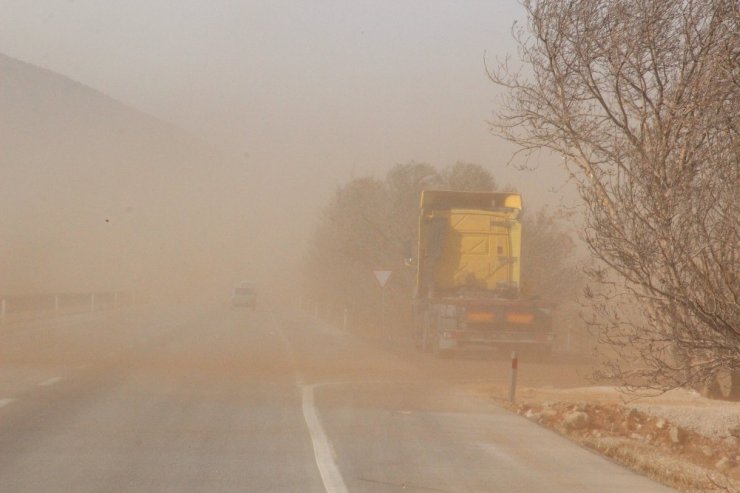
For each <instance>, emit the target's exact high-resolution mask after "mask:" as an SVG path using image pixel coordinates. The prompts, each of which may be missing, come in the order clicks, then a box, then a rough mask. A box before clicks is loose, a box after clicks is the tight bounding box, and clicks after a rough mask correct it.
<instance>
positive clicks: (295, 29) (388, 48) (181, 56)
mask: <svg viewBox="0 0 740 493" xmlns="http://www.w3.org/2000/svg"><path fill="white" fill-rule="evenodd" d="M4 3H5V4H6V5H7V6H8V7H9V9H8V10H9V11H12V12H13V14H12V15H10V16H4V18H3V20H2V21H0V23H1V24H0V53H4V55H3V56H2V58H0V62H1V63H0V70H1V71H2V73H1V76H2V79H1V80H2V82H1V83H2V86H1V87H2V91H0V114H1V115H2V118H1V119H0V145H1V146H2V149H3V154H2V163H1V166H2V169H3V173H4V178H3V181H2V195H1V196H0V208H1V210H2V211H3V212H2V216H1V217H0V219H1V220H2V230H3V237H2V243H0V249H1V250H2V257H1V259H2V260H0V262H1V264H0V291H2V292H4V293H35V292H55V291H93V290H136V291H141V292H142V293H146V294H147V295H153V294H155V293H156V294H157V295H158V296H160V295H165V294H167V295H177V296H178V297H182V296H189V295H197V296H209V297H216V298H217V297H218V296H219V295H223V293H226V292H228V290H229V289H230V286H231V285H233V284H234V283H236V282H238V281H239V280H241V279H254V280H258V281H259V282H260V283H268V284H276V283H284V282H285V281H287V282H290V281H291V279H292V278H294V277H295V275H296V272H297V271H298V270H299V269H300V265H299V264H300V261H301V259H302V256H303V255H304V253H305V248H306V244H307V239H308V236H309V234H310V232H311V231H312V229H313V227H314V226H315V222H316V219H317V217H318V215H319V213H320V210H321V208H322V207H323V206H324V205H325V203H326V201H327V200H328V199H329V197H330V196H331V193H332V192H333V190H334V189H335V188H336V187H338V186H341V185H342V184H343V183H346V182H347V181H348V180H350V179H352V178H356V177H360V176H366V175H369V176H377V177H382V176H383V175H384V174H385V173H386V172H387V171H388V169H390V168H391V167H392V166H393V165H395V164H397V163H402V162H409V161H412V160H413V161H420V162H429V163H431V164H433V165H438V166H445V165H449V164H452V163H454V162H456V161H466V162H475V163H479V164H481V165H483V166H484V167H486V168H487V169H489V170H490V171H491V172H492V173H493V174H494V176H495V177H496V179H497V180H498V182H499V183H500V184H502V185H504V184H506V185H510V186H515V187H517V188H518V189H519V190H521V191H523V192H524V193H525V197H526V199H525V200H527V203H529V204H532V205H540V204H544V203H558V202H559V201H560V200H561V199H560V196H559V195H558V194H556V193H552V192H550V190H551V189H552V188H558V187H560V186H561V185H562V182H563V177H562V176H560V175H559V174H558V173H557V172H555V173H553V172H551V171H549V170H548V171H545V172H541V173H540V175H537V178H532V176H531V174H529V173H526V172H518V171H517V170H516V169H514V168H511V167H507V166H506V165H505V164H506V162H507V161H508V159H509V158H510V154H511V152H510V149H509V148H507V147H506V146H505V145H504V144H502V143H501V141H498V140H496V139H495V138H493V137H492V136H491V135H490V134H489V133H488V129H487V125H486V119H487V118H488V117H489V115H490V111H491V102H492V100H493V98H494V96H495V89H494V88H493V87H492V86H491V85H490V84H489V82H488V80H487V79H486V76H485V71H484V67H483V56H484V52H486V50H488V53H489V55H488V56H499V55H502V54H503V53H504V51H503V50H502V46H503V47H505V46H506V43H508V41H507V39H508V36H509V27H510V25H511V23H512V22H513V21H514V20H516V17H517V15H521V13H520V12H519V11H518V10H517V6H516V3H515V2H511V3H510V4H509V3H501V4H499V5H496V6H484V5H483V4H474V5H473V6H472V8H471V9H459V8H453V7H452V6H450V5H445V4H442V3H440V4H434V5H433V6H432V8H431V9H427V8H426V5H427V4H426V3H424V4H422V2H409V3H407V4H403V5H397V6H394V7H388V8H387V9H385V10H380V11H378V10H376V9H374V8H373V7H372V5H371V4H370V3H365V4H363V3H358V4H356V5H355V6H354V7H349V6H346V5H344V4H342V3H340V2H339V3H337V2H324V3H322V4H320V5H317V6H315V8H310V9H309V8H307V7H306V6H303V5H300V4H297V3H291V2H288V3H284V4H273V3H270V4H269V5H268V4H249V5H242V6H234V5H229V4H226V3H209V4H208V5H206V4H198V3H197V2H185V3H178V6H177V8H174V5H171V6H167V5H166V4H158V5H150V4H149V3H147V2H126V3H125V4H118V5H105V6H103V5H102V4H100V5H94V4H88V3H85V2H59V3H58V2H34V3H33V5H29V4H27V3H25V2H12V1H11V2H4ZM144 19H146V20H144ZM528 192H529V193H528Z"/></svg>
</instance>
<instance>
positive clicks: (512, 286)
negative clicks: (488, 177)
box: [414, 190, 553, 356]
mask: <svg viewBox="0 0 740 493" xmlns="http://www.w3.org/2000/svg"><path fill="white" fill-rule="evenodd" d="M521 214H522V197H521V195H519V194H516V193H500V192H451V191H441V190H426V191H424V192H422V196H421V207H420V214H419V240H418V251H417V257H416V265H417V281H416V290H415V293H414V326H415V336H416V345H417V348H419V349H422V350H425V351H431V352H433V353H434V354H435V355H437V356H442V355H444V354H447V353H449V352H451V351H459V350H470V349H493V348H505V349H511V348H517V347H522V346H527V347H528V348H533V349H536V350H538V351H540V352H542V353H549V352H550V351H551V348H552V341H553V336H552V323H551V316H550V310H549V308H548V307H547V306H546V305H544V304H542V303H541V302H539V301H537V300H532V299H524V298H523V297H522V296H521V240H522V223H521Z"/></svg>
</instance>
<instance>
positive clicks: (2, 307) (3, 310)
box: [0, 298, 7, 324]
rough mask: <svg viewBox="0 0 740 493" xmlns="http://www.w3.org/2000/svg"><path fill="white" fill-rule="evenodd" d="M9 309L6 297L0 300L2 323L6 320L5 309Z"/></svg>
mask: <svg viewBox="0 0 740 493" xmlns="http://www.w3.org/2000/svg"><path fill="white" fill-rule="evenodd" d="M6 309H7V303H6V302H5V298H3V299H2V300H0V324H2V323H4V322H5V310H6Z"/></svg>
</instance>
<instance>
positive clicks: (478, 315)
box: [467, 312, 494, 323]
mask: <svg viewBox="0 0 740 493" xmlns="http://www.w3.org/2000/svg"><path fill="white" fill-rule="evenodd" d="M467 318H468V322H476V323H482V322H483V323H485V322H493V320H494V314H493V313H492V312H468V314H467Z"/></svg>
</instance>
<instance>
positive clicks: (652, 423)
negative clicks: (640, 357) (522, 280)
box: [469, 384, 740, 492]
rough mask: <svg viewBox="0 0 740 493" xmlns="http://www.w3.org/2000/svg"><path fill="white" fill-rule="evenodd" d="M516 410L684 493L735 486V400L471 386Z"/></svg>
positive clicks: (738, 436) (739, 426)
mask: <svg viewBox="0 0 740 493" xmlns="http://www.w3.org/2000/svg"><path fill="white" fill-rule="evenodd" d="M469 388H470V390H472V391H473V392H475V393H478V394H481V393H482V394H484V395H486V396H489V397H491V398H493V399H494V400H496V401H497V403H499V404H501V405H503V406H505V407H508V408H509V409H511V410H513V411H515V412H517V413H518V414H520V415H522V416H524V417H526V418H528V419H530V420H532V421H534V422H537V423H539V424H541V425H543V426H546V427H548V428H550V429H552V430H554V431H556V432H557V433H559V434H561V435H563V436H565V437H567V438H569V439H571V440H573V441H575V442H577V443H580V444H582V445H584V446H586V447H589V448H591V449H594V450H596V451H598V452H600V453H603V454H604V455H606V456H608V457H611V458H612V459H614V460H616V461H618V462H620V463H622V464H624V465H625V466H628V467H630V468H632V469H634V470H636V471H639V472H641V473H643V474H645V475H647V476H649V477H651V478H653V479H656V480H658V481H660V482H662V483H664V484H667V485H669V486H672V487H674V488H676V489H678V490H680V491H684V492H714V491H717V492H725V491H729V492H740V465H739V464H740V403H729V402H723V401H714V400H710V399H706V398H703V397H701V396H700V395H699V394H697V393H695V392H690V391H685V390H674V391H672V392H668V393H666V394H663V395H661V396H657V397H642V398H636V397H634V396H629V395H625V394H623V393H621V392H619V391H618V390H617V389H615V388H613V387H578V388H570V389H558V388H553V387H540V388H533V387H524V388H520V389H518V391H517V403H516V404H514V405H512V404H510V403H509V402H508V401H507V400H506V399H507V395H508V388H507V387H506V386H504V385H500V384H499V385H480V384H478V385H470V386H469Z"/></svg>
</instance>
